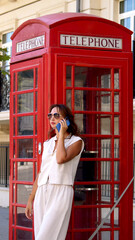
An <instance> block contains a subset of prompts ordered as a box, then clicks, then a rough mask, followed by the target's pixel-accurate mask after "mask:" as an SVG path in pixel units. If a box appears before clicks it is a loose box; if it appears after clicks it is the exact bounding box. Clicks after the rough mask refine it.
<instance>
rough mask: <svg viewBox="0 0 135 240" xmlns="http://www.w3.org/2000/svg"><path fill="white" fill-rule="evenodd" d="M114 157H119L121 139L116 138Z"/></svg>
mask: <svg viewBox="0 0 135 240" xmlns="http://www.w3.org/2000/svg"><path fill="white" fill-rule="evenodd" d="M114 158H119V139H114Z"/></svg>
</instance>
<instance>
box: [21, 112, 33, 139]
mask: <svg viewBox="0 0 135 240" xmlns="http://www.w3.org/2000/svg"><path fill="white" fill-rule="evenodd" d="M18 135H33V116H23V117H18Z"/></svg>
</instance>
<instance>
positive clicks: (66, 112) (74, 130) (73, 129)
mask: <svg viewBox="0 0 135 240" xmlns="http://www.w3.org/2000/svg"><path fill="white" fill-rule="evenodd" d="M55 107H56V108H58V109H59V112H60V113H61V115H62V116H63V117H64V118H68V119H69V121H70V125H69V126H68V129H67V132H68V133H71V135H76V136H79V130H78V127H77V125H76V123H75V122H74V116H73V114H72V112H71V110H70V108H69V107H67V106H66V105H64V104H53V105H51V106H50V109H49V110H50V112H51V111H52V109H53V108H55ZM48 135H51V137H52V136H54V132H52V130H51V131H49V134H48Z"/></svg>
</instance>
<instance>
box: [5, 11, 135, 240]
mask: <svg viewBox="0 0 135 240" xmlns="http://www.w3.org/2000/svg"><path fill="white" fill-rule="evenodd" d="M131 34H132V33H131V31H129V30H128V29H126V28H124V27H123V26H121V25H119V24H117V23H115V22H112V21H109V20H106V19H103V18H99V17H96V16H93V15H87V14H81V13H79V14H78V13H59V14H52V15H48V16H44V17H40V18H37V19H33V20H29V21H26V22H25V23H23V24H22V25H21V26H20V27H19V28H18V29H17V30H16V31H15V32H14V34H13V35H12V40H13V47H12V58H11V94H10V113H11V115H10V136H11V140H10V159H11V169H10V225H9V228H10V231H9V233H10V234H9V239H10V240H13V239H14V240H21V239H23V240H24V239H29V240H30V239H34V232H33V221H29V220H27V219H26V217H25V214H24V212H25V206H26V203H27V199H28V195H29V193H30V192H31V188H32V185H33V182H34V180H35V177H36V174H37V172H38V171H39V168H40V163H41V154H42V145H43V142H44V140H45V139H47V133H48V130H49V125H48V120H47V113H48V109H49V106H50V104H53V103H63V104H67V105H68V106H69V107H70V108H71V110H72V112H73V114H74V118H75V121H76V123H77V124H78V126H79V128H80V132H81V136H82V138H83V139H84V142H85V151H84V152H83V154H82V158H81V161H80V163H79V168H78V172H77V175H76V179H75V185H74V188H75V194H74V202H73V209H72V216H71V221H70V225H69V230H68V234H67V239H68V240H88V238H89V237H90V236H91V235H92V233H93V232H94V231H95V230H96V228H97V227H98V225H99V224H100V223H101V221H102V219H103V218H104V217H105V216H106V215H107V213H108V212H109V211H110V209H111V208H112V207H113V205H114V203H115V202H116V200H117V199H118V198H119V196H120V194H121V193H122V192H123V190H124V189H125V187H126V186H127V185H128V183H129V181H130V180H131V179H132V176H133V159H132V158H133V157H132V152H133V151H132V149H133V144H132V133H133V129H132V117H133V116H132V109H133V107H132V102H133V98H132V53H131ZM132 193H133V189H132V186H130V188H129V189H128V191H127V193H126V194H125V196H124V197H123V198H122V200H121V201H120V203H119V204H118V205H117V207H116V209H115V210H114V212H113V213H112V214H111V216H110V217H109V218H108V219H107V220H106V222H105V224H104V226H103V227H102V228H101V229H100V230H99V232H98V234H97V235H96V236H95V237H94V240H98V239H99V240H105V239H107V240H127V239H130V240H132V237H133V236H132V235H133V234H132V232H133V231H132V230H133V229H132V211H133V209H132V207H133V205H132Z"/></svg>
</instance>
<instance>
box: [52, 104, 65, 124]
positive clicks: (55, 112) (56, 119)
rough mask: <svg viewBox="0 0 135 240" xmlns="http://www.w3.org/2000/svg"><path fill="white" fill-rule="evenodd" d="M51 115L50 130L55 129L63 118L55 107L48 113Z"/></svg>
mask: <svg viewBox="0 0 135 240" xmlns="http://www.w3.org/2000/svg"><path fill="white" fill-rule="evenodd" d="M50 113H51V114H52V115H51V117H50V119H49V120H50V125H51V127H52V128H56V125H57V124H58V123H59V122H60V121H61V120H62V119H63V118H64V117H63V116H62V115H61V113H60V111H59V108H57V107H55V108H53V109H52V110H51V112H50Z"/></svg>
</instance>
